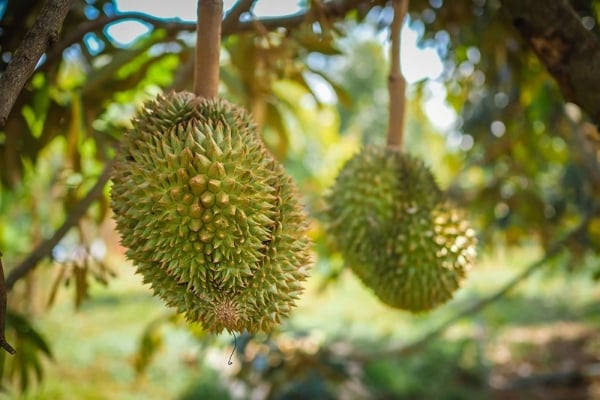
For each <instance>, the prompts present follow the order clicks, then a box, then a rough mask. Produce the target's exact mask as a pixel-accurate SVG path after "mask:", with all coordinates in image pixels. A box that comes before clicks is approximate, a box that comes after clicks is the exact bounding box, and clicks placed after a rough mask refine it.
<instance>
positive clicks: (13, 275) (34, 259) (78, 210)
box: [6, 161, 114, 291]
mask: <svg viewBox="0 0 600 400" xmlns="http://www.w3.org/2000/svg"><path fill="white" fill-rule="evenodd" d="M113 163H114V161H110V162H108V163H107V164H106V165H105V167H104V171H102V174H101V175H100V176H99V177H98V180H97V181H96V183H95V184H94V186H93V187H92V188H91V189H90V191H89V192H87V194H86V195H85V197H84V198H83V199H81V201H80V202H79V203H78V204H77V205H76V206H75V207H74V208H73V209H72V210H71V212H70V213H69V215H68V216H67V218H66V219H65V221H64V222H63V224H62V225H61V226H60V227H59V228H58V229H57V230H56V232H54V234H53V235H52V236H51V237H49V238H48V239H46V240H44V241H42V242H41V243H40V244H39V245H38V246H37V247H36V248H35V249H34V250H33V251H32V252H31V254H29V256H28V257H27V258H26V259H25V260H24V261H23V262H21V264H19V265H18V266H17V267H15V268H14V269H13V270H11V271H10V273H9V274H8V277H7V278H6V289H7V290H8V291H10V290H12V288H13V287H14V285H15V283H16V282H17V281H18V280H19V279H21V278H23V277H24V276H25V275H27V273H29V271H31V270H33V269H34V268H35V267H36V266H37V265H38V263H39V262H40V261H41V260H43V259H44V258H45V257H47V256H49V255H50V254H52V250H53V249H54V247H55V246H56V245H57V244H58V243H59V242H60V241H61V239H62V238H63V237H64V236H65V235H66V234H67V232H69V230H70V229H71V228H72V227H74V226H75V225H76V224H77V222H79V220H81V218H83V216H84V215H85V214H86V212H87V210H88V208H89V207H90V205H91V204H92V203H93V202H94V201H95V200H96V199H98V198H99V197H100V196H101V195H102V191H103V190H104V185H106V183H107V182H108V181H109V179H110V174H111V171H112V166H113Z"/></svg>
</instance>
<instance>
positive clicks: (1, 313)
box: [0, 252, 17, 354]
mask: <svg viewBox="0 0 600 400" xmlns="http://www.w3.org/2000/svg"><path fill="white" fill-rule="evenodd" d="M6 292H7V290H6V282H5V281H4V265H3V264H2V252H0V347H2V348H3V349H4V350H6V352H7V353H8V354H15V353H16V352H17V351H16V350H15V349H14V347H12V346H11V345H10V344H8V342H7V341H6V305H7V296H6Z"/></svg>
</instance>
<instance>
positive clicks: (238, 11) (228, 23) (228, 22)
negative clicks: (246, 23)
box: [221, 0, 256, 32]
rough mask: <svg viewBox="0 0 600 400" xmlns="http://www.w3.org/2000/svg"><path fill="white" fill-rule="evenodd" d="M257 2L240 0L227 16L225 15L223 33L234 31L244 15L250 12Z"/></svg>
mask: <svg viewBox="0 0 600 400" xmlns="http://www.w3.org/2000/svg"><path fill="white" fill-rule="evenodd" d="M255 1H256V0H238V1H237V2H236V3H235V5H234V6H233V7H231V9H230V10H229V12H228V13H227V15H225V19H223V24H222V26H221V31H222V32H228V31H230V30H231V29H233V28H234V27H235V26H236V25H237V24H238V22H240V17H241V16H242V14H243V13H245V12H248V11H250V9H251V8H252V5H253V4H254V2H255Z"/></svg>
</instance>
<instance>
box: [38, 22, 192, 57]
mask: <svg viewBox="0 0 600 400" xmlns="http://www.w3.org/2000/svg"><path fill="white" fill-rule="evenodd" d="M131 19H135V20H138V21H142V22H145V23H147V24H150V25H152V27H153V28H154V29H165V30H166V31H168V32H180V31H193V30H194V29H195V27H196V23H195V22H185V21H178V20H175V19H173V20H165V19H160V18H158V17H155V16H153V15H149V14H146V13H143V12H137V11H130V12H123V13H119V14H116V15H110V16H109V15H102V16H100V17H98V18H96V19H95V20H92V21H88V22H85V23H83V24H80V25H79V26H78V27H77V29H75V30H73V31H71V32H70V33H69V34H67V35H65V36H64V37H63V38H62V39H61V40H60V41H58V42H57V43H56V45H55V46H54V47H53V48H52V49H51V50H50V51H48V54H47V55H46V61H45V64H52V63H53V62H54V61H55V60H56V59H58V58H60V57H62V53H63V51H65V49H67V48H68V47H70V46H71V45H73V44H75V43H77V42H79V41H80V40H82V39H83V37H84V36H85V34H86V33H89V32H95V31H99V30H101V29H104V27H105V26H106V25H108V24H111V23H114V22H119V21H124V20H131Z"/></svg>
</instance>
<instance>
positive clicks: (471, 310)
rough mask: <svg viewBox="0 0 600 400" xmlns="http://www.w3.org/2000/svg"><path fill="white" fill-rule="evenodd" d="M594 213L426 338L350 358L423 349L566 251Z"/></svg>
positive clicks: (387, 356) (366, 358) (354, 355)
mask: <svg viewBox="0 0 600 400" xmlns="http://www.w3.org/2000/svg"><path fill="white" fill-rule="evenodd" d="M596 208H597V207H596ZM594 211H595V209H594V210H591V211H590V212H589V214H588V215H587V216H586V217H585V218H584V219H583V220H582V221H581V223H580V224H579V225H578V226H577V227H576V228H574V229H573V230H572V231H570V232H569V233H567V234H566V235H565V236H563V237H562V238H561V239H560V240H558V241H557V242H556V243H555V244H554V245H553V246H551V247H550V248H549V249H548V250H547V251H546V253H545V254H544V256H543V257H542V258H540V259H539V260H537V261H535V262H533V263H532V264H530V265H529V266H528V267H527V268H525V269H524V270H523V271H522V272H521V273H519V274H518V275H517V276H515V277H514V278H513V279H511V280H510V281H508V282H507V283H506V284H505V285H504V286H502V287H501V288H500V289H499V290H498V291H496V292H495V293H493V294H491V295H490V296H488V297H484V298H483V299H481V300H479V301H478V302H477V303H474V304H472V305H470V306H468V307H467V308H465V309H464V310H462V311H459V312H458V313H456V314H455V315H454V316H452V317H450V318H448V319H447V320H446V321H445V322H443V323H442V324H441V325H440V326H438V327H437V328H435V329H433V330H431V331H430V332H429V333H427V334H425V335H424V336H422V337H421V338H419V339H417V340H416V341H414V342H412V343H410V344H407V345H404V346H401V347H398V348H393V349H388V350H384V351H377V352H371V353H368V354H364V353H354V354H351V355H349V357H350V358H352V359H355V360H358V361H369V360H373V359H379V358H389V357H401V356H404V355H407V354H410V353H412V352H414V351H415V350H417V349H419V348H421V347H423V346H424V345H425V344H427V343H428V342H429V341H430V340H432V339H434V338H436V337H438V336H440V335H441V334H443V333H444V332H445V331H446V330H447V329H448V328H450V327H451V326H452V325H454V324H455V323H456V322H458V321H460V320H461V319H463V318H465V317H467V316H469V315H473V314H476V313H477V312H479V311H481V310H482V309H484V308H485V307H487V306H489V305H490V304H492V303H494V302H495V301H496V300H499V299H500V298H502V297H504V296H505V295H506V294H507V293H508V292H509V291H511V290H512V289H513V288H514V287H515V286H517V285H518V284H519V283H520V282H521V281H523V280H524V279H525V278H527V277H528V276H529V275H531V274H532V273H533V272H535V271H536V270H538V269H539V268H540V267H542V266H543V265H544V264H546V263H547V262H548V261H550V260H551V259H552V258H554V257H555V256H557V255H558V254H559V253H561V252H562V250H563V249H564V247H565V245H566V244H567V243H568V242H569V241H570V240H572V239H573V238H574V237H576V236H577V235H579V234H581V232H582V231H584V230H585V229H587V226H588V224H589V221H590V218H591V217H592V216H593V215H594Z"/></svg>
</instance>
